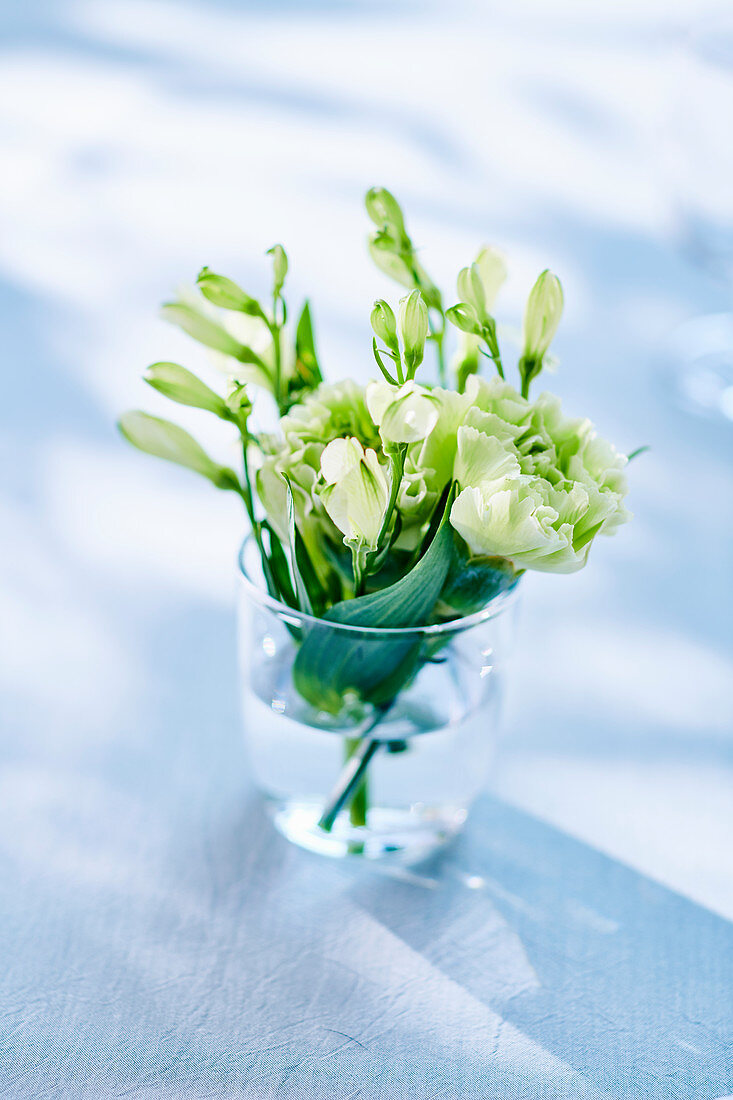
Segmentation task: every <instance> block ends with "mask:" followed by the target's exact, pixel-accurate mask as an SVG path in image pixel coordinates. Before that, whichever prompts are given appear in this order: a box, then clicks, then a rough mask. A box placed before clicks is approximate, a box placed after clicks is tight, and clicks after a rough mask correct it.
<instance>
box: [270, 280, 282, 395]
mask: <svg viewBox="0 0 733 1100" xmlns="http://www.w3.org/2000/svg"><path fill="white" fill-rule="evenodd" d="M269 328H270V332H271V333H272V343H273V347H274V350H275V377H274V379H273V391H274V396H275V401H276V403H277V407H278V411H279V412H280V414H281V415H282V413H283V412H284V411H285V410H284V408H283V387H282V355H281V349H280V326H279V325H278V323H277V295H275V296H274V298H273V299H272V324H271V325H270V326H269Z"/></svg>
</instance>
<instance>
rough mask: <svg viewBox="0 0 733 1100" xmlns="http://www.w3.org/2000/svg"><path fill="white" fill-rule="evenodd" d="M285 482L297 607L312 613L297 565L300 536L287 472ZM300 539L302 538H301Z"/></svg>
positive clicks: (306, 612) (306, 590)
mask: <svg viewBox="0 0 733 1100" xmlns="http://www.w3.org/2000/svg"><path fill="white" fill-rule="evenodd" d="M283 477H284V478H285V483H286V485H287V487H288V537H289V539H290V563H291V568H292V570H293V577H294V579H295V594H296V596H297V597H298V607H299V608H300V610H301V611H303V612H304V613H305V614H306V615H312V614H313V606H312V604H311V601H310V596H309V595H308V589H307V588H306V585H305V581H304V580H303V577H302V575H301V572H300V568H299V566H298V539H299V537H300V534H299V531H298V528H297V527H296V525H295V505H294V503H293V488H292V486H291V484H290V478H289V477H288V475H287V474H283ZM301 541H302V540H301Z"/></svg>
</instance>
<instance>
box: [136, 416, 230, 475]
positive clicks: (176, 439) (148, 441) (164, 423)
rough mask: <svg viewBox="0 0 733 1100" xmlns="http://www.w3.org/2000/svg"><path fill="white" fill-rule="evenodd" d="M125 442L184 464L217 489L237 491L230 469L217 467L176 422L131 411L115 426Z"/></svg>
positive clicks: (148, 452)
mask: <svg viewBox="0 0 733 1100" xmlns="http://www.w3.org/2000/svg"><path fill="white" fill-rule="evenodd" d="M117 426H118V427H119V429H120V431H121V433H122V435H123V436H124V437H125V439H127V440H128V442H129V443H132V445H133V446H134V447H137V448H138V450H140V451H145V453H146V454H149V455H154V456H155V457H156V458H164V459H166V461H168V462H175V463H176V464H177V465H178V466H186V467H187V468H188V469H189V470H194V471H195V472H196V473H197V474H201V475H202V477H206V478H208V479H209V481H211V482H213V484H214V485H216V487H217V489H233V490H235V491H237V492H239V490H240V485H239V479H238V478H237V475H236V474H235V472H234V470H230V469H229V468H228V467H227V466H219V465H218V464H217V463H216V462H214V461H213V459H211V458H209V456H208V455H207V453H206V451H205V450H204V449H203V447H202V446H201V445H200V444H199V443H197V442H196V440H195V439H194V438H193V436H190V435H189V434H188V432H186V431H184V430H183V428H179V426H178V424H173V423H171V421H170V420H162V419H161V418H159V417H157V416H149V415H148V413H144V412H140V411H139V410H134V411H132V412H127V413H124V414H123V415H122V416H121V417H120V419H119V421H118V425H117Z"/></svg>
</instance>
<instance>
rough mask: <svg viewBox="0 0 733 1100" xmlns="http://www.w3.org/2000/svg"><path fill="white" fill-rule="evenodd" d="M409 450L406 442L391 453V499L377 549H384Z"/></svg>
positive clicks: (378, 537) (380, 530) (388, 502)
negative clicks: (384, 541)
mask: <svg viewBox="0 0 733 1100" xmlns="http://www.w3.org/2000/svg"><path fill="white" fill-rule="evenodd" d="M406 451H407V444H406V443H404V444H402V445H401V446H400V449H399V450H398V451H396V452H395V453H393V454H392V455H390V462H391V466H392V485H391V486H390V490H389V500H388V501H387V508H386V510H385V513H384V519H383V520H382V526H381V527H380V529H379V535H378V536H377V551H379V550H381V549H382V539H383V538H384V536H385V535H386V534H387V529H388V527H389V523H390V520H391V519H392V513H393V512H394V509H395V505H396V503H397V494H398V493H399V491H400V485H401V484H402V474H403V471H404V468H405V452H406Z"/></svg>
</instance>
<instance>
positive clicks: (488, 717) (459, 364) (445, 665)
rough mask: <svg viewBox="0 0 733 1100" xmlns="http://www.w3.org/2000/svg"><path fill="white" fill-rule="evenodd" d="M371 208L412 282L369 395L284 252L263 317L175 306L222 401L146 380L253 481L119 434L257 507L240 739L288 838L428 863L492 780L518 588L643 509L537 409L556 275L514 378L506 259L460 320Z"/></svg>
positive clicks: (210, 277)
mask: <svg viewBox="0 0 733 1100" xmlns="http://www.w3.org/2000/svg"><path fill="white" fill-rule="evenodd" d="M366 208H367V213H368V215H369V217H370V218H371V220H372V222H373V223H374V225H375V227H376V228H375V229H374V231H373V232H372V234H371V236H370V240H369V248H370V252H371V255H372V257H373V258H374V260H375V262H376V263H377V265H378V266H379V267H380V268H381V269H382V270H383V271H384V272H386V273H387V274H388V275H390V276H391V277H392V278H394V279H395V280H396V281H397V282H398V283H400V284H401V285H402V286H403V287H404V288H406V290H407V294H406V295H405V296H404V297H403V298H402V299H401V300H400V302H399V307H398V309H397V313H396V315H395V312H394V311H393V309H392V308H391V306H390V305H389V304H388V303H387V302H386V301H384V300H381V299H380V300H379V301H377V302H375V303H374V306H373V309H372V313H371V325H372V329H373V330H374V338H373V343H372V351H373V355H374V360H375V362H376V367H377V369H378V374H377V377H376V378H375V380H373V381H371V382H370V383H369V384H368V385H367V386H366V387H364V386H362V385H359V384H357V383H356V382H354V381H352V380H348V379H347V380H343V381H340V382H335V383H327V382H324V381H323V378H322V374H321V367H320V363H319V359H318V355H317V352H316V345H315V341H314V334H313V325H312V320H311V314H310V308H309V305H308V303H307V302H306V303H305V305H304V306H303V307H302V309H301V311H300V313H299V315H298V318H297V322H296V323H295V325H290V324H289V321H288V317H289V314H288V309H287V306H286V302H285V298H284V295H283V289H284V284H285V279H286V275H287V271H288V260H287V257H286V254H285V252H284V250H283V248H282V247H281V246H280V245H276V246H275V247H274V248H273V249H271V250H270V255H271V256H272V265H273V281H272V293H271V298H270V301H269V303H268V304H267V305H265V304H263V303H262V302H260V301H258V300H257V299H255V298H252V297H251V296H250V295H249V294H247V293H245V292H244V291H243V290H242V289H241V288H240V287H239V286H238V285H237V284H236V283H234V282H232V281H231V280H230V279H228V278H225V277H224V276H221V275H217V274H215V273H214V272H212V271H210V270H209V269H208V268H204V269H203V270H202V271H201V273H200V274H199V276H198V281H197V288H196V290H195V291H192V292H191V293H186V294H185V295H183V296H182V297H181V298H180V299H179V300H177V301H174V302H171V303H169V304H167V305H165V306H163V316H164V317H165V318H167V319H168V320H169V321H172V322H173V323H174V324H177V325H178V326H180V327H181V328H182V329H184V330H185V331H186V332H187V333H188V334H189V335H190V336H192V337H193V338H194V339H196V340H198V341H199V342H200V343H201V344H203V345H205V346H206V347H207V348H209V349H211V352H212V355H213V358H214V360H215V364H216V365H217V366H218V367H220V368H222V369H223V371H224V373H225V374H226V376H227V377H228V382H227V385H226V388H225V390H224V392H220V390H218V389H215V388H212V387H210V386H209V385H207V384H206V383H204V382H203V381H201V380H200V379H199V378H198V377H197V376H195V375H194V374H192V373H191V372H189V371H188V370H186V369H184V368H183V367H182V366H179V365H178V364H176V363H168V362H165V363H155V364H153V366H151V367H150V368H149V369H148V371H147V373H146V375H145V380H146V381H147V382H149V384H150V385H151V386H152V387H153V388H154V389H156V390H158V391H159V392H160V393H162V394H164V395H165V396H166V397H168V398H170V399H171V400H173V401H175V402H178V403H180V404H183V405H190V406H194V407H196V408H199V409H202V410H205V411H207V412H209V413H212V414H213V415H214V416H216V417H218V418H219V419H220V420H222V421H225V422H226V423H227V424H229V425H230V431H232V433H233V434H235V435H236V437H237V438H238V446H239V448H240V450H241V465H240V469H239V470H235V469H233V468H232V467H230V466H228V465H227V466H224V465H220V464H219V463H217V462H216V461H214V459H212V458H211V457H210V456H209V455H208V454H207V453H206V452H205V451H204V450H203V449H202V448H201V446H199V444H198V443H197V442H196V441H195V440H194V439H193V438H192V437H191V436H190V435H189V434H188V433H187V432H186V431H184V430H183V429H182V428H180V427H179V426H177V425H176V424H173V423H171V422H169V421H167V420H162V419H159V418H156V417H153V416H149V415H148V414H146V413H144V412H138V411H135V412H128V413H126V414H125V415H124V416H123V417H122V418H121V420H120V428H121V431H122V433H123V434H124V435H125V437H126V438H127V439H128V440H129V441H130V442H131V443H133V444H134V445H135V446H136V447H138V448H140V449H141V450H143V451H146V452H148V453H149V454H153V455H157V456H158V457H161V458H165V459H168V460H170V461H172V462H177V463H179V464H180V465H183V466H187V467H189V468H190V469H192V470H195V471H196V472H197V473H199V474H201V475H203V476H204V477H206V478H208V479H209V481H211V482H212V483H213V484H214V485H215V486H216V487H217V488H219V489H224V490H227V491H230V492H233V493H236V494H237V495H238V496H239V497H241V499H242V501H243V503H244V507H245V509H246V512H247V516H248V519H249V526H250V528H251V535H250V536H249V537H248V538H247V539H246V540H245V543H244V546H243V548H242V553H241V556H240V566H241V575H242V617H241V632H242V644H241V656H242V681H243V693H244V707H245V718H246V729H247V737H248V741H249V746H250V752H251V755H252V760H253V766H254V770H255V774H256V776H257V779H258V781H259V784H260V786H261V788H262V789H263V791H264V793H265V795H266V797H267V799H268V804H269V805H270V806H271V808H272V812H273V816H274V819H275V821H276V823H277V824H278V826H279V827H280V829H281V830H282V831H283V832H284V833H285V834H286V835H287V836H289V837H290V838H291V839H293V840H296V841H297V842H298V843H301V844H303V845H305V846H307V847H310V848H312V849H315V850H318V851H323V852H327V853H331V854H346V853H350V854H359V855H362V856H364V855H365V856H371V857H374V856H382V855H385V854H387V853H401V854H402V855H403V856H404V855H405V854H406V855H409V856H416V855H420V854H422V853H424V852H425V851H427V850H429V849H430V848H431V847H433V846H434V845H435V844H437V843H440V842H442V841H444V840H445V839H447V838H448V837H450V836H451V835H452V834H453V833H455V831H456V830H457V829H458V828H460V826H461V824H462V822H463V820H464V819H465V816H466V812H467V809H468V807H469V805H470V802H471V800H472V798H473V797H474V795H475V794H476V793H477V791H478V790H479V789H480V787H481V784H482V782H483V780H484V778H485V773H486V768H487V765H488V761H489V758H490V753H491V748H492V745H493V743H494V741H495V730H496V724H497V720H498V719H497V708H498V704H499V700H500V694H501V692H500V688H501V680H502V675H503V669H504V665H505V662H506V652H507V645H508V638H507V635H508V632H509V629H510V625H511V614H510V610H511V607H512V605H513V601H514V595H515V590H516V587H517V584H518V581H519V579H520V577H521V575H522V573H523V572H524V571H525V570H526V569H537V570H543V571H547V572H557V573H569V572H573V571H575V570H577V569H580V568H582V566H583V565H585V563H586V561H587V558H588V553H589V550H590V547H591V545H592V543H593V540H594V539H595V537H596V535H599V534H611V533H613V532H614V531H615V530H616V529H617V528H618V526H619V525H620V524H622V523H623V522H624V521H625V520H626V519H628V518H629V513H628V512H627V511H626V509H625V507H624V504H623V498H624V495H625V492H626V483H625V478H624V466H625V465H626V462H627V461H628V459H627V457H626V456H624V455H621V454H619V453H618V452H617V451H616V450H615V449H614V448H613V447H612V446H611V445H610V444H609V443H607V442H605V441H604V440H602V439H601V438H599V437H598V436H597V435H596V433H595V431H594V429H593V426H592V424H591V423H590V422H589V421H588V420H578V419H569V418H568V417H566V416H565V415H564V414H563V412H562V410H561V406H560V401H559V400H558V398H556V397H555V396H554V395H553V394H551V393H541V394H540V395H539V396H538V397H536V398H534V399H533V398H531V397H530V387H531V384H532V382H533V381H534V380H535V379H536V378H537V376H538V375H539V374H540V372H541V371H542V369H543V367H544V366H546V365H547V363H548V360H549V347H550V344H551V341H552V339H553V337H554V335H555V332H556V330H557V327H558V323H559V321H560V316H561V313H562V308H563V295H562V289H561V286H560V282H559V280H558V279H557V277H556V276H555V275H553V274H552V273H551V272H550V271H543V272H542V274H541V275H540V276H539V278H538V279H537V281H536V282H535V284H534V286H533V287H532V289H531V291H530V294H529V298H528V301H527V305H526V310H525V314H524V326H523V336H522V347H521V353H520V354H519V356H518V362H517V364H516V367H515V368H514V376H513V377H514V379H515V381H516V385H515V384H513V382H512V381H511V380H510V377H509V372H508V364H507V363H506V361H505V359H504V357H503V355H502V351H501V348H500V343H499V335H500V333H499V329H498V327H497V322H496V319H495V315H494V302H495V299H496V297H497V294H498V292H499V290H500V288H501V286H502V283H503V282H504V280H505V278H506V266H505V261H504V258H503V256H502V255H501V253H499V252H498V251H497V250H495V249H493V248H483V249H482V250H481V251H480V252H479V254H478V256H477V257H476V260H475V261H474V262H473V263H472V264H471V265H470V266H468V267H466V268H464V269H463V270H462V271H461V272H460V274H459V275H458V283H457V286H458V298H459V301H458V302H457V303H456V304H455V305H452V306H450V307H449V308H446V307H445V305H444V298H443V295H442V294H441V292H440V290H439V289H438V287H437V286H436V285H435V283H434V282H433V281H432V279H431V278H430V276H429V275H428V274H427V272H426V270H425V268H424V267H423V265H422V262H421V260H420V259H419V258H418V254H417V251H416V249H415V247H414V245H413V242H412V240H411V238H410V236H409V234H408V232H407V229H406V227H405V220H404V217H403V213H402V211H401V209H400V206H399V205H398V203H397V201H396V200H395V198H394V197H393V196H392V195H391V194H390V193H389V192H388V191H386V190H385V189H383V188H373V189H371V190H370V191H369V192H368V194H367V196H366ZM451 331H455V333H456V334H457V341H456V344H457V346H456V349H455V351H454V353H453V355H452V357H451V358H450V361H448V357H447V341H448V336H449V333H450V332H451ZM428 349H432V351H433V353H434V360H435V376H434V377H435V378H436V379H437V383H438V384H435V382H434V381H432V380H431V374H430V370H429V368H428V366H427V364H424V362H423V361H424V358H425V354H426V350H428ZM418 374H419V380H418ZM262 402H264V403H265V404H267V403H269V405H270V406H271V407H272V405H273V402H274V407H275V408H276V410H277V415H278V429H277V431H276V432H271V431H265V430H263V428H262V423H263V420H262V417H261V415H260V409H261V408H262Z"/></svg>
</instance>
